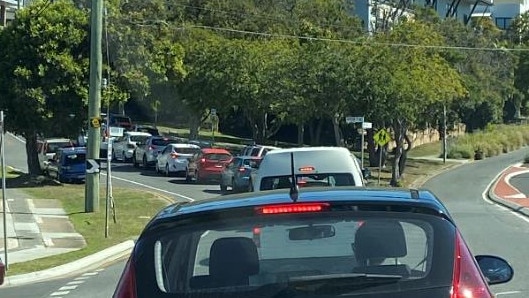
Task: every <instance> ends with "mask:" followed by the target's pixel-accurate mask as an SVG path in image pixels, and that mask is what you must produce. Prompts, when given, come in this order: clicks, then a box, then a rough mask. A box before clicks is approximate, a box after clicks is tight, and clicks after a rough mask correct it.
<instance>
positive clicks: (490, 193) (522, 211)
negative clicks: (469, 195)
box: [487, 166, 529, 217]
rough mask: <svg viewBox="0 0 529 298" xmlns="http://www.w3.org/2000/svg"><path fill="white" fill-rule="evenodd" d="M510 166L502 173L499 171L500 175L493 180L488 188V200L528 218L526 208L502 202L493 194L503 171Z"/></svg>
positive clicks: (528, 209) (528, 214)
mask: <svg viewBox="0 0 529 298" xmlns="http://www.w3.org/2000/svg"><path fill="white" fill-rule="evenodd" d="M510 167H511V166H509V167H507V168H505V169H504V170H503V171H501V173H500V174H499V175H498V176H496V178H494V183H492V184H491V185H490V187H489V189H488V190H487V197H488V198H489V200H491V201H493V202H494V203H497V204H499V205H502V206H504V207H507V208H509V209H511V210H512V211H514V212H517V213H519V214H521V215H523V216H526V217H529V208H527V207H523V206H520V205H518V204H516V203H514V202H511V201H508V200H504V199H502V198H500V197H498V196H497V195H496V194H495V193H494V189H496V185H497V184H498V182H499V181H500V179H503V175H504V173H505V171H506V170H507V169H509V168H510Z"/></svg>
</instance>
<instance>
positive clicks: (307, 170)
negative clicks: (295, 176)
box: [298, 167, 315, 172]
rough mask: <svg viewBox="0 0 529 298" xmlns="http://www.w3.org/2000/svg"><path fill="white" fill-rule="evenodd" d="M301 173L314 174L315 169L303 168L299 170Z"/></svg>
mask: <svg viewBox="0 0 529 298" xmlns="http://www.w3.org/2000/svg"><path fill="white" fill-rule="evenodd" d="M298 170H299V171H300V172H314V170H315V168H314V167H301V168H299V169H298Z"/></svg>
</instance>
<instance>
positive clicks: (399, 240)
mask: <svg viewBox="0 0 529 298" xmlns="http://www.w3.org/2000/svg"><path fill="white" fill-rule="evenodd" d="M513 274H514V271H513V268H512V267H511V266H510V265H509V264H508V263H507V261H505V260H504V259H502V258H500V257H497V256H491V255H482V256H474V255H473V254H472V253H471V250H470V249H469V247H468V246H467V244H466V242H465V241H464V239H463V236H462V233H461V232H460V230H459V229H458V227H457V225H456V223H455V221H454V219H453V218H452V217H451V215H450V213H449V212H448V210H447V209H446V208H445V206H444V205H443V204H442V203H441V201H439V199H437V198H436V196H435V195H434V194H433V193H431V192H430V191H428V190H415V189H403V188H399V189H397V188H391V189H389V188H387V189H376V188H366V187H354V186H343V187H334V188H319V187H314V188H306V189H305V188H303V189H301V190H299V189H298V188H297V186H292V187H291V189H290V190H289V189H278V190H271V191H266V192H264V191H263V192H250V193H244V194H230V195H226V196H219V197H216V198H213V199H207V200H196V201H194V202H188V203H175V204H173V205H171V206H168V207H166V208H164V209H163V210H161V211H160V212H159V213H158V214H157V215H156V216H155V217H154V218H153V219H152V220H151V221H150V222H149V223H148V224H147V226H146V227H145V229H144V230H143V232H142V233H141V235H140V236H139V238H138V240H137V242H136V244H135V247H134V249H133V250H132V253H131V255H130V257H129V259H128V262H127V264H126V266H125V268H124V270H123V273H122V276H121V278H120V281H119V283H118V285H117V288H116V291H115V293H114V296H113V297H114V298H140V297H149V298H165V297H167V298H169V297H201V298H218V297H256V298H257V297H259V298H263V297H270V298H274V297H275V298H278V297H325V298H329V297H369V298H382V297H392V298H405V297H406V298H407V297H414V298H417V297H419V298H421V297H422V298H449V297H452V298H455V297H483V298H492V297H494V295H493V293H492V291H491V289H490V288H489V285H492V284H501V283H506V282H508V281H510V280H511V279H512V277H513Z"/></svg>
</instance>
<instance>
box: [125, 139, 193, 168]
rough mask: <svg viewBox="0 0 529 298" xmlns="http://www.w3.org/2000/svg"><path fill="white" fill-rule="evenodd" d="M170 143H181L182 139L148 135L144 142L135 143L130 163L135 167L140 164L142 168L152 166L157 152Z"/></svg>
mask: <svg viewBox="0 0 529 298" xmlns="http://www.w3.org/2000/svg"><path fill="white" fill-rule="evenodd" d="M172 143H183V140H180V139H179V138H173V137H163V136H150V137H148V138H147V139H146V140H145V142H138V143H136V145H137V147H136V150H134V154H133V157H132V164H133V165H134V166H135V167H138V166H139V165H141V166H142V167H144V168H147V167H150V166H154V165H155V164H156V157H157V156H158V154H160V153H161V152H162V151H163V150H164V149H165V146H167V145H168V144H172Z"/></svg>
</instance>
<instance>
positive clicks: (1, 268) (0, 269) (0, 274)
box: [0, 257, 6, 286]
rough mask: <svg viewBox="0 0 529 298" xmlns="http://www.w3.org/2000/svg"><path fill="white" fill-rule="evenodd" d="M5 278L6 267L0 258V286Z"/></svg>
mask: <svg viewBox="0 0 529 298" xmlns="http://www.w3.org/2000/svg"><path fill="white" fill-rule="evenodd" d="M5 276H6V266H5V265H4V262H2V258H1V257H0V286H1V285H3V284H4V279H5Z"/></svg>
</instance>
